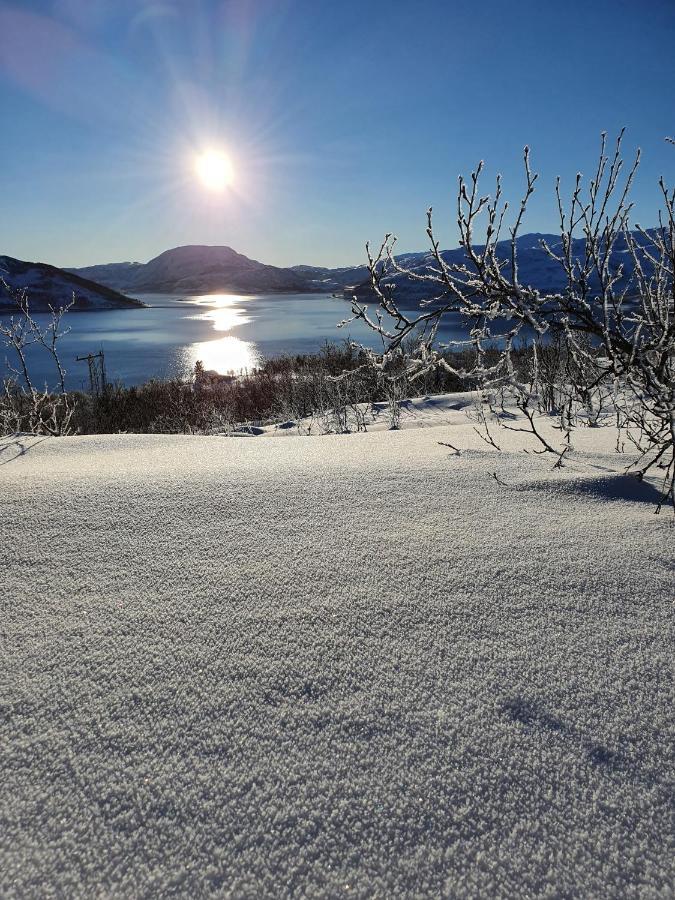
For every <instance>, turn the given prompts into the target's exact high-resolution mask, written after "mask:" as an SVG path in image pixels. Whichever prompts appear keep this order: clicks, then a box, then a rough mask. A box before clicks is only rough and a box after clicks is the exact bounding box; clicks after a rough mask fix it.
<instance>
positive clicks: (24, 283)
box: [0, 256, 144, 312]
mask: <svg viewBox="0 0 675 900" xmlns="http://www.w3.org/2000/svg"><path fill="white" fill-rule="evenodd" d="M2 282H4V283H5V284H7V285H8V286H9V288H10V289H13V290H23V289H24V288H25V289H26V291H27V293H28V301H29V304H30V308H31V310H32V311H33V312H46V311H48V309H49V307H50V305H51V306H52V307H54V308H57V307H59V306H66V305H67V304H69V303H70V302H71V301H74V302H73V307H72V308H73V309H74V310H78V311H80V312H82V311H84V310H102V309H134V308H140V307H142V306H144V304H143V303H141V302H140V301H139V300H134V299H132V298H131V297H125V296H124V295H123V294H121V293H119V291H116V290H114V289H112V288H110V287H106V286H104V285H101V284H96V283H95V282H93V281H90V280H89V279H86V278H82V277H81V276H79V275H76V274H73V273H72V272H67V271H65V270H64V269H58V268H57V267H56V266H50V265H48V264H47V263H36V262H26V261H24V260H21V259H15V258H14V257H13V256H0V311H2V310H5V309H8V310H15V309H16V301H15V300H14V299H13V297H12V294H11V293H10V292H8V291H7V290H6V289H5V286H4V284H3V283H2Z"/></svg>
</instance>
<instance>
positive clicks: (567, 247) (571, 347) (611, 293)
mask: <svg viewBox="0 0 675 900" xmlns="http://www.w3.org/2000/svg"><path fill="white" fill-rule="evenodd" d="M622 140H623V131H622V132H621V133H620V135H619V137H618V138H617V141H616V145H615V147H614V150H613V151H612V152H608V151H607V143H606V135H604V134H603V136H602V143H601V149H600V154H599V160H598V165H597V168H596V170H595V172H594V175H593V177H592V179H591V180H590V182H589V184H588V186H587V187H585V186H584V180H583V178H582V176H581V175H580V174H578V175H577V176H576V179H575V181H574V186H573V188H572V191H571V195H570V197H569V199H568V200H567V201H565V199H564V197H563V192H562V189H561V182H560V179H558V180H557V182H556V188H555V191H556V198H557V208H558V214H559V234H560V240H559V241H556V242H555V243H554V242H551V244H550V245H549V244H548V243H546V241H543V240H542V242H541V244H542V248H543V250H544V252H545V253H546V255H547V256H548V258H549V259H551V260H552V261H553V262H554V263H555V264H556V265H557V266H560V267H561V269H562V272H563V273H564V288H563V289H562V290H560V291H558V292H545V291H541V290H539V289H538V288H537V287H534V286H532V285H529V284H525V283H523V282H522V281H521V278H520V273H519V268H518V236H519V233H520V231H521V228H522V225H523V222H524V220H525V217H526V212H527V207H528V202H529V200H530V198H531V196H532V194H533V193H534V190H535V183H536V181H537V175H536V174H534V173H533V171H532V169H531V165H530V152H529V149H528V148H527V147H526V148H525V151H524V170H525V190H524V193H523V197H522V199H521V201H520V203H519V204H518V206H517V208H516V210H515V215H514V216H513V221H512V224H510V225H507V224H506V223H507V221H508V220H507V214H508V203H507V202H505V201H504V200H503V194H502V184H501V178H500V177H499V176H498V177H497V182H496V188H495V191H494V194H493V195H491V196H490V195H486V194H483V193H482V191H481V189H480V182H481V175H482V172H483V163H482V162H481V163H480V164H479V165H478V167H477V169H476V171H475V172H472V173H471V176H470V177H469V179H465V178H463V177H460V179H459V190H458V195H457V226H458V230H459V236H460V240H459V243H460V246H461V247H462V248H463V250H464V259H463V261H462V262H460V263H456V262H452V261H451V260H448V259H447V258H446V255H444V254H443V253H442V252H441V250H440V244H439V241H438V239H437V238H436V235H435V232H434V227H433V222H432V210H431V208H430V209H429V210H428V212H427V229H426V233H427V235H428V238H429V241H430V243H431V254H430V255H431V262H430V264H429V265H428V266H427V268H426V269H425V270H422V271H420V270H411V269H410V268H406V267H405V266H402V265H401V264H400V263H399V262H398V261H397V260H396V258H395V256H394V252H393V251H394V247H395V243H396V238H395V237H393V236H392V235H391V234H387V235H386V236H385V238H384V241H383V242H382V244H381V245H380V247H379V250H378V251H377V252H376V253H373V252H371V249H370V246H369V245H367V254H368V267H369V271H370V286H371V289H372V293H373V295H374V298H375V302H376V310H375V313H374V314H373V313H370V312H369V311H368V307H367V305H366V304H364V303H363V302H362V301H361V300H359V299H358V298H357V297H356V296H354V297H353V298H352V317H351V319H350V320H348V321H351V320H353V319H360V320H362V321H363V322H365V323H366V324H367V325H368V326H369V327H370V328H372V329H374V330H375V331H376V332H378V333H379V334H380V335H381V337H382V338H383V342H384V347H383V352H382V353H381V354H379V355H377V356H376V355H374V354H373V364H374V365H378V366H380V367H381V368H382V369H386V367H387V365H388V364H389V362H390V361H391V360H392V359H395V358H398V357H400V355H401V348H402V346H403V344H404V342H405V341H409V340H410V339H411V338H414V341H415V348H414V350H413V351H412V352H407V353H406V354H405V360H406V371H407V375H408V378H410V379H412V380H414V379H417V378H420V377H424V376H426V374H427V373H428V372H429V371H431V370H434V369H436V368H439V367H440V368H446V369H447V370H448V371H451V372H452V373H453V374H455V375H456V376H458V377H460V378H462V379H471V381H472V383H474V384H478V385H479V386H480V387H481V388H482V389H483V390H484V391H485V393H486V396H488V397H490V398H494V397H495V396H497V395H498V394H499V393H500V392H502V393H503V392H504V391H506V392H508V394H509V396H510V397H511V398H513V399H515V402H516V404H517V406H518V407H519V408H520V409H521V410H522V411H523V413H524V414H525V415H526V417H527V420H528V421H529V423H530V425H531V428H532V430H533V431H534V432H535V434H537V437H539V439H540V441H541V443H542V452H547V451H552V452H559V453H561V452H562V450H559V449H558V448H554V447H552V446H551V445H550V444H549V443H548V442H547V441H546V440H545V439H544V438H543V437H541V435H540V434H539V433H538V432H537V429H536V423H535V418H534V415H533V412H534V411H536V412H546V413H549V414H554V415H556V416H558V417H559V424H560V428H561V429H562V432H563V434H564V436H565V437H566V438H567V440H568V442H569V434H570V430H571V429H572V427H573V426H575V425H577V424H579V423H580V422H582V421H583V422H584V423H586V424H589V425H594V424H597V423H598V421H599V419H600V416H601V414H602V413H603V411H607V410H608V409H609V408H610V406H611V409H612V411H613V414H615V415H616V417H617V422H618V424H619V427H620V428H624V429H626V434H627V436H628V438H629V439H630V440H632V441H633V443H634V444H635V446H636V447H637V449H638V451H639V458H638V461H637V462H636V463H635V466H634V471H635V472H636V474H637V475H638V476H639V477H642V476H643V475H644V474H645V473H646V472H647V471H648V470H650V469H652V468H653V467H659V468H660V469H661V470H662V472H663V476H664V492H663V493H664V500H665V499H669V500H670V501H671V502H672V503H673V505H674V507H675V494H674V488H673V485H674V481H675V384H674V378H673V375H674V371H673V369H674V367H675V315H674V308H673V305H674V299H673V298H674V286H673V271H674V265H675V190H672V189H669V188H668V186H667V185H666V183H665V181H664V180H663V178H662V179H661V180H660V182H659V187H660V191H661V196H662V200H663V209H662V210H661V211H660V212H659V214H658V225H657V227H654V228H649V229H646V228H642V227H641V226H640V225H635V226H634V228H631V227H629V216H630V212H631V202H630V191H631V187H632V184H633V181H634V178H635V174H636V172H637V169H638V165H639V161H640V152H639V151H638V152H637V153H636V156H635V158H634V160H633V162H632V164H631V165H630V166H629V167H626V166H625V164H624V160H623V158H622V149H621V148H622ZM478 234H480V235H481V237H480V239H479V238H478V237H477V235H478ZM504 237H505V238H506V241H504V240H502V239H503V238H504ZM500 240H501V241H502V242H501V244H500V243H499V242H500ZM504 247H506V248H507V251H506V253H505V252H504ZM401 280H404V281H405V280H407V281H408V282H409V283H411V282H412V283H417V284H418V285H420V284H421V286H422V287H423V289H424V293H425V295H426V296H425V297H424V299H423V300H422V301H421V303H420V307H419V311H416V312H415V313H414V314H411V313H409V312H407V311H405V310H404V309H403V307H402V305H401V304H400V303H399V302H398V300H397V296H396V288H397V281H398V282H400V281H401ZM456 313H460V314H462V316H463V318H464V320H465V322H467V323H468V325H469V335H470V336H469V338H468V340H466V341H462V342H453V344H452V346H453V347H454V349H455V350H457V349H463V350H465V351H467V350H468V351H470V353H469V358H470V362H469V363H468V364H467V365H465V366H462V367H460V368H456V367H454V366H453V365H452V363H451V362H449V361H448V359H449V358H448V356H447V354H444V353H442V348H439V346H438V345H437V341H436V335H437V330H438V326H439V324H440V323H441V321H442V320H443V319H444V318H445V317H447V316H448V315H449V314H456ZM525 341H527V342H529V343H530V344H532V345H533V351H532V353H531V354H529V356H528V357H527V365H526V366H525V367H523V366H522V365H519V361H520V360H519V356H518V354H519V352H520V349H521V348H522V344H523V343H524V342H525ZM448 346H449V345H446V347H445V349H447V348H448ZM495 351H497V352H495ZM563 449H564V448H563Z"/></svg>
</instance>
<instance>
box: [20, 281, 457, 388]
mask: <svg viewBox="0 0 675 900" xmlns="http://www.w3.org/2000/svg"><path fill="white" fill-rule="evenodd" d="M138 299H140V300H143V302H144V303H146V304H147V307H146V308H144V309H117V310H107V311H100V312H78V313H73V312H71V313H68V314H67V315H66V316H65V317H64V319H63V329H64V330H65V329H67V328H69V329H70V330H69V331H68V333H67V334H65V335H64V336H63V337H62V338H61V339H60V340H59V349H60V355H61V358H62V363H63V365H64V368H65V369H66V386H67V387H68V388H69V389H71V390H75V389H78V388H82V387H86V386H87V383H88V370H87V364H86V362H76V359H75V358H76V357H77V356H85V355H86V354H88V353H98V351H99V350H103V351H104V353H105V364H106V371H107V375H108V379H109V380H110V381H119V382H121V383H123V384H126V385H132V384H141V383H142V382H144V381H148V380H149V379H151V378H173V377H187V376H189V375H190V373H191V372H192V371H193V370H194V366H195V362H196V361H197V360H201V361H202V363H203V364H204V367H205V368H206V369H212V370H215V371H217V372H219V373H221V374H227V373H229V372H233V373H240V372H242V371H245V370H247V369H248V370H251V369H253V368H255V366H256V365H258V364H259V363H260V362H261V360H262V359H263V358H269V357H272V356H278V355H281V354H286V353H288V354H298V353H312V352H315V351H317V350H318V349H320V347H321V345H322V344H323V343H324V342H325V341H326V340H328V341H336V342H337V341H341V340H344V339H347V338H351V339H353V340H356V341H359V342H360V343H363V344H366V345H368V346H371V347H377V346H378V345H379V346H381V340H380V339H379V338H378V336H377V335H376V334H375V333H374V332H372V331H371V330H370V329H368V328H367V327H365V326H364V325H363V323H361V322H352V323H350V324H349V325H348V326H345V327H344V328H338V327H337V323H338V322H340V321H342V320H343V319H345V318H347V317H348V316H349V315H350V307H349V304H348V303H347V302H345V301H344V300H341V299H338V298H335V297H330V296H327V295H326V294H258V295H253V296H243V295H237V294H207V295H199V296H197V295H195V296H176V295H165V294H147V295H140V296H139V297H138ZM35 318H36V319H37V320H38V321H39V322H40V323H41V324H43V325H45V326H46V325H47V323H48V321H49V318H48V317H47V316H43V315H36V316H35ZM439 337H440V338H441V339H442V340H443V339H444V340H449V339H452V338H459V337H461V326H460V324H459V323H458V322H456V323H448V324H446V326H445V329H444V331H443V333H442V334H440V335H439ZM5 356H6V357H7V359H8V361H9V362H10V363H12V364H13V365H16V360H13V359H12V358H11V356H10V354H9V353H5ZM28 356H29V364H30V370H31V374H32V377H33V380H34V383H35V384H36V386H38V385H39V386H42V385H44V384H45V383H46V384H48V385H49V386H50V387H53V386H54V385H55V381H56V372H55V369H54V365H53V362H52V361H51V360H50V358H49V355H48V354H47V353H46V352H45V351H44V350H41V349H40V348H35V347H32V348H30V350H29V354H28ZM3 362H4V360H3ZM3 374H6V373H5V372H3Z"/></svg>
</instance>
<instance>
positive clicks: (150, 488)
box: [0, 411, 675, 898]
mask: <svg viewBox="0 0 675 900" xmlns="http://www.w3.org/2000/svg"><path fill="white" fill-rule="evenodd" d="M454 415H456V416H457V420H456V421H455V422H454V423H453V424H450V425H445V426H437V427H427V428H417V429H415V428H411V429H409V430H407V431H406V430H404V431H398V432H376V433H373V434H357V435H345V436H338V435H335V436H327V437H295V438H292V439H290V438H289V439H285V440H267V439H259V438H250V439H234V438H231V437H182V436H151V435H118V436H111V437H108V436H106V437H95V436H90V437H80V438H60V439H39V438H17V439H4V441H3V442H2V443H0V447H1V448H2V449H1V450H0V492H1V494H0V496H2V505H1V506H0V527H1V528H2V534H3V537H4V540H5V547H4V553H3V555H2V559H1V562H0V579H1V581H0V583H1V584H2V585H3V590H2V596H1V600H2V632H1V633H2V647H1V648H0V649H1V654H0V702H1V710H0V711H1V715H0V722H1V723H2V724H1V731H0V755H1V760H2V791H1V792H0V895H1V896H3V897H50V896H67V897H116V898H117V897H146V896H161V897H171V896H186V897H187V896H190V897H201V896H209V895H211V894H214V895H221V896H232V897H251V898H254V897H256V898H257V897H272V896H275V897H285V896H289V897H301V896H302V897H304V896H307V897H342V896H356V897H366V896H368V897H373V896H374V897H387V898H389V897H440V896H443V897H511V898H512V897H573V896H575V897H576V896H584V897H589V896H593V897H601V896H602V897H666V896H672V895H673V862H672V860H673V850H674V849H675V848H674V846H673V830H672V825H673V823H672V796H673V795H672V786H673V779H672V776H673V768H674V767H673V762H674V761H673V728H672V725H673V718H672V717H673V680H672V671H671V664H672V651H673V642H672V618H671V603H672V599H673V563H674V562H675V554H674V553H673V545H674V541H673V535H674V533H675V532H674V531H673V527H672V524H671V519H672V515H669V514H667V513H665V512H664V513H662V514H661V515H659V516H657V515H655V514H654V501H655V497H656V491H655V489H654V487H653V486H652V485H650V484H643V485H640V484H639V483H637V482H635V481H634V480H632V479H630V478H629V477H628V476H625V475H623V474H622V469H623V466H624V465H625V463H626V461H627V460H626V457H625V456H619V455H618V454H615V453H613V452H611V447H612V445H613V441H614V437H615V436H614V434H613V433H612V432H611V429H583V430H581V431H579V432H578V433H577V436H576V439H575V440H576V445H575V451H574V453H573V454H571V457H570V460H569V465H568V466H566V467H565V468H564V469H563V470H562V471H559V470H558V471H551V463H552V460H551V459H550V458H549V457H542V456H533V455H531V454H529V455H526V454H524V453H523V452H522V450H521V449H520V448H522V446H524V445H527V446H532V445H531V444H530V443H528V441H527V439H526V438H525V437H524V436H523V435H518V434H509V433H505V432H503V431H500V432H499V439H500V442H501V443H502V445H503V446H504V447H505V448H506V449H505V450H504V452H502V453H498V452H497V451H494V450H492V449H490V448H488V447H487V445H485V444H484V443H483V442H482V441H481V440H480V439H479V438H478V436H477V435H476V434H475V432H474V431H473V429H472V426H471V423H469V422H467V419H466V416H465V414H462V413H460V411H456V412H455V413H454ZM461 416H463V418H460V417H461ZM439 441H445V442H451V443H452V444H454V445H455V446H457V447H459V448H460V449H461V450H462V453H461V454H460V455H457V454H455V453H454V452H453V451H452V450H451V449H449V448H448V447H444V446H441V445H440V444H439ZM493 473H496V475H497V476H498V478H499V480H500V481H502V482H503V484H500V483H498V482H497V481H496V480H495V478H494V477H493Z"/></svg>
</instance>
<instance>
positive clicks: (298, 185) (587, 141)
mask: <svg viewBox="0 0 675 900" xmlns="http://www.w3.org/2000/svg"><path fill="white" fill-rule="evenodd" d="M674 43H675V0H639V2H638V0H632V2H624V0H584V2H581V0H564V2H551V0H536V2H535V0H510V2H509V0H483V2H482V3H476V2H465V0H429V2H416V3H414V2H402V0H399V2H397V0H386V2H379V0H342V2H339V0H219V2H216V0H173V2H172V0H156V2H153V0H52V2H38V0H35V2H31V0H22V2H20V3H5V2H2V0H0V111H1V114H2V126H3V127H2V141H1V142H0V197H1V201H0V202H1V204H2V213H1V215H0V253H8V254H10V255H12V256H17V257H19V258H23V259H31V260H42V261H46V262H51V263H54V264H56V265H87V264H91V263H97V262H110V261H118V260H127V259H134V260H140V261H146V260H147V259H149V258H150V257H152V256H154V255H156V254H157V253H159V252H161V251H162V250H165V249H167V248H169V247H173V246H176V245H179V244H187V243H209V244H229V245H231V246H233V247H234V248H235V249H237V250H239V251H241V252H243V253H246V254H247V255H249V256H252V257H254V258H257V259H260V260H263V261H265V262H270V263H274V264H277V265H291V264H293V263H301V262H303V263H315V264H325V265H342V264H349V263H355V262H361V261H362V260H363V257H364V251H363V244H364V242H365V240H366V239H371V240H372V241H376V240H378V239H379V238H380V237H381V235H382V234H383V233H384V232H385V231H389V230H391V231H394V232H395V233H396V234H398V236H399V241H400V249H401V250H417V249H421V248H423V247H424V246H425V245H426V244H425V236H424V224H425V223H424V213H425V210H426V207H427V206H428V205H429V204H433V205H434V207H435V209H436V210H437V217H438V227H439V233H440V235H441V236H442V243H443V245H444V246H448V247H450V246H455V245H456V237H457V236H456V231H455V227H454V214H455V209H454V194H455V188H456V178H457V175H458V174H459V173H460V172H468V171H469V170H470V168H471V167H472V166H473V165H474V164H475V163H476V162H477V161H478V160H479V159H485V161H486V166H487V171H488V173H489V174H490V177H491V178H492V176H493V175H494V173H496V172H497V171H499V172H501V173H502V175H503V176H504V179H505V185H506V192H507V194H508V195H509V196H512V197H513V199H517V197H518V196H519V192H520V189H521V184H522V173H521V162H520V159H521V151H522V147H523V145H524V144H525V143H529V144H530V145H531V146H532V152H533V162H534V167H535V168H536V169H538V170H539V171H540V173H541V184H540V185H539V189H538V194H537V198H536V202H535V203H534V204H533V206H532V212H531V215H530V218H529V219H528V222H527V228H526V230H528V231H550V230H553V229H554V227H555V215H554V206H553V203H552V186H553V182H554V177H555V175H556V174H561V175H562V176H563V178H564V179H565V181H566V183H568V184H569V183H570V182H571V179H572V178H573V177H574V175H575V173H576V172H577V171H582V172H584V173H589V172H590V170H591V168H592V163H593V160H594V155H595V152H596V149H597V144H598V138H599V134H600V132H601V131H602V130H606V131H608V132H609V133H610V134H614V133H616V131H617V130H618V129H619V128H620V127H621V126H622V125H626V126H628V129H629V130H628V135H627V147H628V148H634V147H635V146H637V145H640V146H641V147H642V150H643V153H644V162H643V165H642V168H641V174H640V177H639V180H638V184H637V189H636V191H635V201H636V216H635V217H636V218H637V220H638V221H640V222H642V223H643V224H645V225H651V224H653V223H654V221H655V212H656V209H657V204H658V191H657V186H656V181H657V178H658V176H659V175H660V174H664V175H666V177H668V176H670V175H673V178H672V179H671V180H672V181H675V148H673V147H671V146H668V145H666V144H665V143H664V137H665V136H666V135H672V134H673V133H674V132H675V53H674V52H673V46H674ZM207 145H214V146H218V147H222V148H225V149H226V150H227V151H228V153H229V154H230V156H231V158H232V160H233V164H234V167H235V172H236V178H235V182H234V184H233V186H232V188H231V189H229V190H228V191H226V192H225V193H222V194H209V193H208V192H206V191H205V190H204V188H203V186H201V185H200V184H199V183H198V182H197V180H196V179H195V177H194V175H193V171H192V165H193V158H194V155H195V153H197V152H198V151H199V150H200V149H201V148H203V147H205V146H207Z"/></svg>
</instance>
